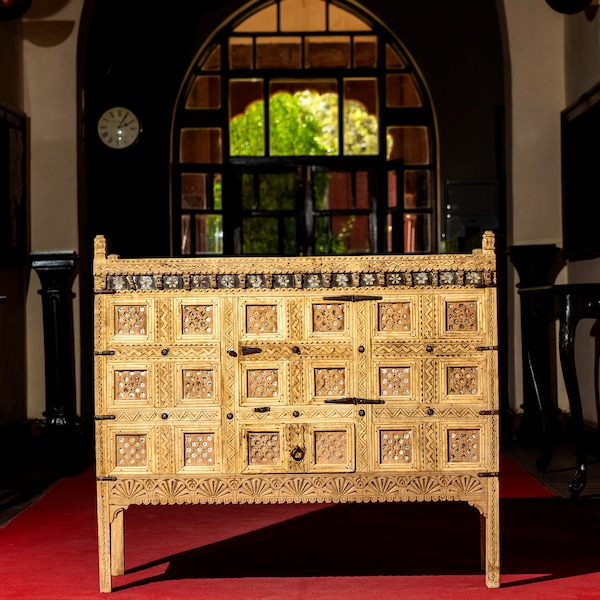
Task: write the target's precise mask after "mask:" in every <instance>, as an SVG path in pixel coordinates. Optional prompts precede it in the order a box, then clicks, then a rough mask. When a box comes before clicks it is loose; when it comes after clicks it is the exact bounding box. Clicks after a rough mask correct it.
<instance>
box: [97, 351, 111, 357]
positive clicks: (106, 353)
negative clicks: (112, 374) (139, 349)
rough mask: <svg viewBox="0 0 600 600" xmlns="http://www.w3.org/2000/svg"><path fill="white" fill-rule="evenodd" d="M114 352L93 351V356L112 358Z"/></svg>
mask: <svg viewBox="0 0 600 600" xmlns="http://www.w3.org/2000/svg"><path fill="white" fill-rule="evenodd" d="M114 355H115V351H114V350H95V351H94V356H114Z"/></svg>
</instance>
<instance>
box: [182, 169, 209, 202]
mask: <svg viewBox="0 0 600 600" xmlns="http://www.w3.org/2000/svg"><path fill="white" fill-rule="evenodd" d="M208 177H209V176H208V175H207V174H206V173H183V174H182V175H181V206H182V208H208V194H207V188H206V183H207V178H208Z"/></svg>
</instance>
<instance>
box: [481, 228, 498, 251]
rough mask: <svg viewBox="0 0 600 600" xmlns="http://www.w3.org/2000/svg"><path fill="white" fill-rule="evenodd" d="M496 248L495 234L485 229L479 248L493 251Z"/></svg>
mask: <svg viewBox="0 0 600 600" xmlns="http://www.w3.org/2000/svg"><path fill="white" fill-rule="evenodd" d="M495 248H496V236H495V235H494V232H493V231H485V232H484V233H483V240H482V242H481V249H482V250H483V251H484V252H494V250H495Z"/></svg>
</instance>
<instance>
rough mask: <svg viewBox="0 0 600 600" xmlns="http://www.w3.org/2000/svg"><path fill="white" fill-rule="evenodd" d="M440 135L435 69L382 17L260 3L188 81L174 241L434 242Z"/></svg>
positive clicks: (180, 111) (182, 101) (230, 247)
mask: <svg viewBox="0 0 600 600" xmlns="http://www.w3.org/2000/svg"><path fill="white" fill-rule="evenodd" d="M263 6H264V5H263ZM436 135H437V133H436V127H435V118H434V113H433V108H432V104H431V101H430V99H429V95H428V92H427V88H426V85H425V82H424V81H423V78H422V77H421V76H420V74H419V71H418V69H417V68H416V65H414V64H413V62H412V61H411V59H410V58H409V55H408V53H407V52H406V51H405V50H404V48H403V47H402V45H401V43H400V42H399V40H397V39H396V38H395V37H394V36H392V35H391V34H390V33H389V31H387V30H386V29H385V28H384V27H382V26H381V24H379V23H376V22H374V21H373V19H369V18H368V17H367V16H366V15H362V14H359V13H357V12H356V8H352V12H351V11H350V8H349V7H347V8H342V7H341V6H340V4H339V3H336V4H333V3H331V2H330V0H277V1H276V2H275V3H271V4H269V5H267V6H266V7H262V8H261V7H258V8H257V7H256V6H255V7H253V8H252V9H249V10H248V11H247V12H246V13H244V14H243V15H240V16H238V17H237V18H236V19H235V20H233V21H231V22H229V23H227V24H226V25H224V26H223V27H222V28H221V29H220V30H219V31H217V32H216V33H215V34H214V35H213V36H212V37H211V38H210V39H209V40H208V41H207V42H206V43H205V44H204V45H203V46H202V48H201V49H200V51H199V52H198V54H197V56H196V58H195V59H194V61H193V64H192V66H191V67H190V69H189V71H188V73H187V76H186V78H185V80H184V82H183V84H182V87H181V91H180V94H179V97H178V101H177V105H176V108H175V114H174V128H173V142H172V169H171V175H172V179H171V202H172V206H171V213H172V227H173V229H172V237H173V243H172V248H173V252H174V253H175V254H180V255H183V256H190V255H207V254H208V255H220V254H245V255H313V254H344V253H366V254H369V253H386V252H389V253H392V252H393V253H398V252H400V253H428V252H433V251H435V250H436V243H435V240H436V210H435V206H436V202H435V200H436V198H437V190H436V186H437V152H436V146H437V141H436Z"/></svg>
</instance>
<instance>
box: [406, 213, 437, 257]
mask: <svg viewBox="0 0 600 600" xmlns="http://www.w3.org/2000/svg"><path fill="white" fill-rule="evenodd" d="M404 252H417V253H427V252H431V215H428V214H427V215H423V214H418V215H416V214H410V213H408V214H405V215H404Z"/></svg>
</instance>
